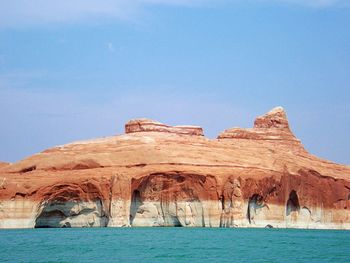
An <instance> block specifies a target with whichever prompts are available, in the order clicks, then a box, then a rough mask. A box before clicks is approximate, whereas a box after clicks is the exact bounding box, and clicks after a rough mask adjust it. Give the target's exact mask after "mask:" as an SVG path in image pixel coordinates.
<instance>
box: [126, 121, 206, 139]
mask: <svg viewBox="0 0 350 263" xmlns="http://www.w3.org/2000/svg"><path fill="white" fill-rule="evenodd" d="M135 132H168V133H175V134H185V135H195V136H204V134H203V129H202V128H201V127H198V126H190V125H186V126H185V125H182V126H168V125H165V124H163V123H160V122H157V121H153V120H149V119H136V120H131V121H129V122H128V123H127V124H125V133H126V134H129V133H135Z"/></svg>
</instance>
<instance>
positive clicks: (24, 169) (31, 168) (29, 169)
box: [19, 165, 36, 173]
mask: <svg viewBox="0 0 350 263" xmlns="http://www.w3.org/2000/svg"><path fill="white" fill-rule="evenodd" d="M34 170H36V165H32V166H29V167H26V168H23V169H22V170H20V171H19V172H20V173H28V172H31V171H34Z"/></svg>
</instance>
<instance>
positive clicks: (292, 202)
mask: <svg viewBox="0 0 350 263" xmlns="http://www.w3.org/2000/svg"><path fill="white" fill-rule="evenodd" d="M299 211H300V204H299V198H298V194H297V192H296V191H295V190H292V191H291V192H290V194H289V198H288V201H287V204H286V215H287V216H289V215H290V214H291V213H292V212H299Z"/></svg>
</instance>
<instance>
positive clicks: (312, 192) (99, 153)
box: [0, 107, 350, 229]
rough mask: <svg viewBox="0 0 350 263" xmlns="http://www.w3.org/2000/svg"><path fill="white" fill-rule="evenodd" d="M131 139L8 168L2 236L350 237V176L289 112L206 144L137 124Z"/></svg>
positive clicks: (1, 197)
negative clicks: (188, 230) (84, 231)
mask: <svg viewBox="0 0 350 263" xmlns="http://www.w3.org/2000/svg"><path fill="white" fill-rule="evenodd" d="M125 130H126V133H125V134H124V135H118V136H113V137H107V138H100V139H95V140H89V141H81V142H75V143H71V144H67V145H62V146H57V147H54V148H51V149H48V150H45V151H43V152H41V153H38V154H35V155H33V156H31V157H29V158H27V159H24V160H22V161H19V162H17V163H14V164H8V163H0V228H34V227H130V226H134V227H141V226H150V227H162V226H174V227H268V228H271V227H274V228H317V229H324V228H329V229H350V168H349V166H345V165H338V164H335V163H332V162H329V161H326V160H322V159H319V158H317V157H315V156H313V155H311V154H309V153H308V152H307V151H306V150H305V149H304V147H303V146H302V144H301V142H300V141H299V140H298V139H297V138H296V137H295V136H294V134H293V133H292V132H291V129H290V126H289V123H288V120H287V116H286V113H285V111H284V110H283V108H281V107H278V108H275V109H273V110H272V111H270V112H268V113H267V114H265V115H263V116H261V117H258V118H257V119H256V120H255V123H254V127H253V128H251V129H241V128H232V129H228V130H226V131H224V132H222V133H221V134H220V135H219V136H218V139H207V138H206V137H204V135H203V130H202V129H201V128H200V127H197V126H168V125H164V124H162V123H159V122H156V121H152V120H148V119H139V120H132V121H130V122H128V123H127V124H126V125H125Z"/></svg>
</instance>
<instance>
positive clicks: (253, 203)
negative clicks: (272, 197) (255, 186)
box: [247, 194, 266, 224]
mask: <svg viewBox="0 0 350 263" xmlns="http://www.w3.org/2000/svg"><path fill="white" fill-rule="evenodd" d="M265 206H266V205H265V204H264V200H263V197H262V196H261V195H259V194H254V195H252V196H251V197H250V198H249V202H248V209H247V219H248V221H249V224H251V223H252V221H253V219H254V216H255V214H256V212H257V210H258V209H261V208H263V207H265Z"/></svg>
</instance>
